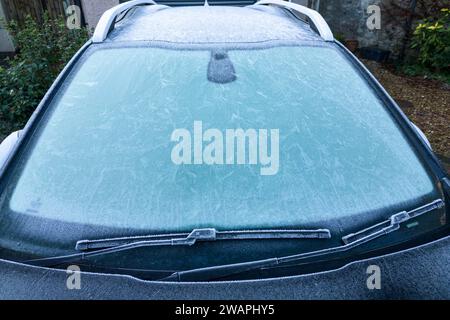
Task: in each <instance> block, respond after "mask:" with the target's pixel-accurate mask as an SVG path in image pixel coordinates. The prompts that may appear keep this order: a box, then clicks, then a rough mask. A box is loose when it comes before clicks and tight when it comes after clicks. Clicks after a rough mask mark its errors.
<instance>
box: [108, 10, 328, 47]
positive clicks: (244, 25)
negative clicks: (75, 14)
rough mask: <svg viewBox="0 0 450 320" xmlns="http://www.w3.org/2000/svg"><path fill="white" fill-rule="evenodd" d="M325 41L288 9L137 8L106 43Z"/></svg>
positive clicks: (112, 33) (119, 24) (116, 28)
mask: <svg viewBox="0 0 450 320" xmlns="http://www.w3.org/2000/svg"><path fill="white" fill-rule="evenodd" d="M273 40H281V41H299V40H300V41H314V42H324V40H323V39H322V38H321V37H320V36H319V35H318V34H317V33H316V32H315V31H314V30H312V29H311V27H310V25H309V24H307V23H306V22H304V21H302V20H300V19H299V18H297V17H296V16H294V15H293V14H292V13H290V12H289V11H287V10H284V9H281V8H277V7H269V6H248V7H231V6H196V7H175V8H173V7H167V6H161V5H152V6H139V7H136V8H134V9H132V10H131V11H130V12H129V13H128V14H127V16H126V17H125V18H124V19H123V20H122V21H121V22H120V23H117V24H116V26H115V28H114V30H113V31H112V32H111V33H110V34H109V36H108V38H107V39H106V42H132V41H161V42H171V43H193V44H195V43H200V44H202V43H256V42H266V41H273Z"/></svg>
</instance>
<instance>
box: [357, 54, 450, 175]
mask: <svg viewBox="0 0 450 320" xmlns="http://www.w3.org/2000/svg"><path fill="white" fill-rule="evenodd" d="M363 62H364V63H365V64H366V66H367V67H368V68H369V69H370V70H371V71H372V73H373V74H374V75H375V77H377V78H378V80H379V81H380V82H381V84H382V85H383V86H384V87H385V88H386V90H387V91H388V92H389V93H390V94H391V96H392V97H393V98H394V99H395V100H396V101H397V102H398V103H399V105H400V107H401V108H402V109H403V111H404V112H405V113H406V115H407V116H408V117H409V118H410V119H411V120H412V121H413V122H414V123H415V124H416V125H417V126H418V127H420V129H422V131H423V132H424V133H425V135H426V136H427V137H428V140H430V142H431V145H432V147H433V150H434V151H435V152H436V154H438V156H439V158H440V159H441V160H442V162H443V163H444V165H445V166H446V167H447V169H448V171H449V172H450V85H448V84H445V83H443V82H440V81H435V80H429V79H423V78H421V77H405V76H400V75H397V74H395V73H394V72H393V71H391V70H390V69H388V68H386V67H383V66H382V65H380V64H378V63H376V62H372V61H363Z"/></svg>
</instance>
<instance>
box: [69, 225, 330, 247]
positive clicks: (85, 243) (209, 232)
mask: <svg viewBox="0 0 450 320" xmlns="http://www.w3.org/2000/svg"><path fill="white" fill-rule="evenodd" d="M330 238H331V233H330V230H327V229H318V230H245V231H217V230H216V229H212V228H206V229H195V230H193V231H192V232H191V233H180V234H167V235H164V234H163V235H150V236H142V237H123V238H113V239H101V240H81V241H78V242H77V244H76V246H75V249H76V250H78V251H87V250H92V249H105V248H114V247H120V246H126V245H134V244H136V243H142V245H144V246H146V247H150V246H193V245H195V244H196V243H197V242H201V241H224V240H271V239H330Z"/></svg>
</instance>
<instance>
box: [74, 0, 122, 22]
mask: <svg viewBox="0 0 450 320" xmlns="http://www.w3.org/2000/svg"><path fill="white" fill-rule="evenodd" d="M118 4H119V0H82V1H81V5H82V6H83V12H84V18H85V20H86V24H87V25H88V26H89V28H90V29H94V28H95V26H96V25H97V23H98V21H99V20H100V18H101V16H102V14H103V13H104V12H105V11H106V10H108V9H110V8H112V7H114V6H116V5H118Z"/></svg>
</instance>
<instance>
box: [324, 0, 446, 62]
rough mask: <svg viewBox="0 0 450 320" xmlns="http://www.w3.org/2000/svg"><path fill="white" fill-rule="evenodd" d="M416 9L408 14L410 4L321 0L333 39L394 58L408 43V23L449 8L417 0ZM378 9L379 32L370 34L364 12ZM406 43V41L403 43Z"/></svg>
mask: <svg viewBox="0 0 450 320" xmlns="http://www.w3.org/2000/svg"><path fill="white" fill-rule="evenodd" d="M416 3H417V5H416V9H415V11H414V13H412V11H411V4H412V0H321V1H320V10H319V11H320V12H321V14H322V15H323V16H324V18H325V19H326V20H327V22H328V23H329V25H330V27H331V29H332V30H333V32H334V34H335V36H336V35H339V36H341V37H343V38H345V39H351V40H358V41H359V44H360V47H367V46H376V47H379V48H381V49H385V50H390V51H391V52H392V54H393V57H394V58H396V57H398V56H399V55H400V53H401V52H402V49H403V47H404V46H405V43H406V45H408V42H407V32H406V30H408V28H407V22H408V20H409V19H410V20H411V23H412V26H413V27H414V25H415V24H416V23H417V21H418V20H419V19H422V18H424V17H428V16H430V15H433V14H435V13H436V12H438V10H439V8H440V7H444V6H447V7H448V6H449V2H448V0H416ZM370 5H378V6H379V7H380V9H381V29H380V30H369V28H368V27H367V25H366V23H367V19H368V18H369V14H368V13H367V8H368V7H369V6H370ZM405 39H406V40H405Z"/></svg>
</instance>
